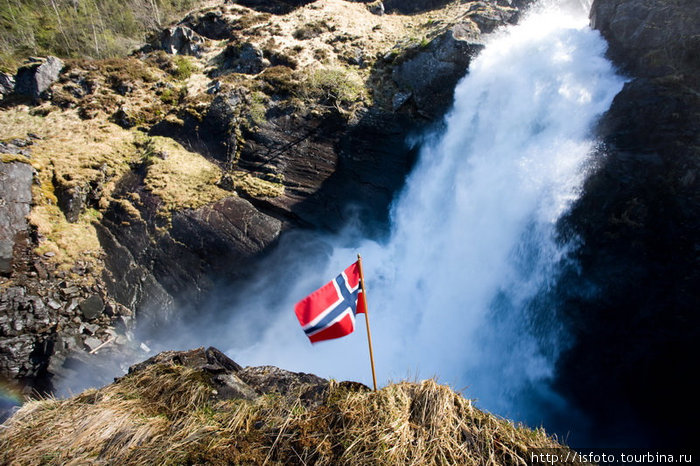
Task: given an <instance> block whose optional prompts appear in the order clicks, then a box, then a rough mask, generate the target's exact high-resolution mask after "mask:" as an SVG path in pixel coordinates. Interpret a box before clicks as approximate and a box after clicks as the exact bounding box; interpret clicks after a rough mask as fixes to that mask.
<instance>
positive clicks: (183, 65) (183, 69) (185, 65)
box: [171, 56, 195, 81]
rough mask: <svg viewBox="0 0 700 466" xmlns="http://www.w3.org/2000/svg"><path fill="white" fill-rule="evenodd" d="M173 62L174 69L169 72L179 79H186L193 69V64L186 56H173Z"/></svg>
mask: <svg viewBox="0 0 700 466" xmlns="http://www.w3.org/2000/svg"><path fill="white" fill-rule="evenodd" d="M173 64H174V65H175V69H174V71H173V72H172V73H171V74H172V75H173V76H174V77H175V79H179V80H180V81H184V80H186V79H188V78H189V77H190V76H192V73H193V72H194V71H195V67H194V65H193V64H192V62H191V61H190V60H189V59H188V58H187V57H182V56H176V57H175V58H173Z"/></svg>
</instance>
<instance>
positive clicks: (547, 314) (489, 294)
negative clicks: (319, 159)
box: [196, 2, 622, 422]
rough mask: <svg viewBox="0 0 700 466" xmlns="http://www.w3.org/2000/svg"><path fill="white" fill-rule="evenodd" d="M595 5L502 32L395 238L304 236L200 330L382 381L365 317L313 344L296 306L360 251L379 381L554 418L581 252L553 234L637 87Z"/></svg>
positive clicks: (396, 209)
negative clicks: (555, 298) (564, 285)
mask: <svg viewBox="0 0 700 466" xmlns="http://www.w3.org/2000/svg"><path fill="white" fill-rule="evenodd" d="M570 3H571V2H570ZM574 3H579V4H580V3H582V2H574ZM586 13H587V9H585V8H581V7H579V8H568V9H565V8H560V7H556V6H551V5H550V6H548V7H547V8H541V9H540V10H539V11H533V12H532V13H531V14H529V15H528V16H527V17H526V18H524V19H523V20H522V21H521V23H520V24H519V25H518V26H515V27H510V28H508V29H505V30H503V31H500V32H497V33H496V34H494V35H492V36H491V37H490V40H489V42H488V44H487V46H486V48H485V50H484V51H483V52H482V53H481V54H480V55H479V56H478V57H477V58H476V59H475V60H474V61H473V63H472V65H471V67H470V70H469V74H468V75H467V76H466V77H465V78H464V79H463V80H462V81H461V82H460V83H459V85H458V86H457V88H456V90H455V100H454V107H453V109H452V110H451V112H450V113H449V114H448V116H447V117H446V120H445V125H444V128H443V130H442V131H441V132H440V133H439V134H432V135H429V136H426V137H424V138H423V139H422V141H421V142H420V144H421V145H422V149H421V152H420V157H419V161H418V163H417V165H416V167H415V169H414V171H413V173H412V174H411V175H410V177H409V178H408V180H407V183H406V186H405V188H404V190H403V192H402V193H401V194H400V196H399V197H398V198H397V199H396V200H395V203H394V206H393V211H392V220H391V221H392V227H391V234H390V236H389V238H388V239H387V240H386V241H384V242H381V243H378V242H373V241H369V240H364V239H362V238H359V237H357V235H353V231H354V230H353V228H352V226H349V227H348V234H346V235H340V236H338V237H333V238H323V239H319V238H317V237H309V236H303V237H299V236H296V237H295V236H294V235H291V236H289V237H288V238H287V239H286V240H284V241H283V242H282V244H281V245H280V247H279V248H278V251H277V253H275V254H274V255H273V257H272V258H270V263H269V264H268V265H269V268H268V270H269V272H268V273H267V274H265V275H264V276H262V277H259V279H258V280H257V281H256V282H255V283H253V284H251V285H250V286H249V287H248V288H247V289H246V290H243V292H242V293H240V296H239V298H238V299H236V302H235V304H232V305H230V306H231V307H230V308H227V309H224V311H225V313H226V314H229V315H232V316H234V317H232V318H231V319H230V320H228V321H227V322H225V323H222V322H221V320H218V323H217V332H218V334H217V335H216V336H212V335H208V334H207V335H205V334H199V335H198V336H197V338H196V339H197V340H199V341H200V342H201V343H202V344H210V343H212V341H214V342H216V343H218V344H219V345H221V348H222V349H225V350H227V353H228V354H229V355H231V356H232V357H233V358H234V359H236V360H238V361H240V362H241V363H243V364H250V365H255V364H274V365H278V366H280V367H284V368H287V369H291V370H298V371H305V372H313V373H316V374H318V375H321V376H324V377H332V378H336V379H354V380H361V381H364V382H366V383H368V382H370V381H371V374H370V370H369V361H368V351H367V347H366V337H365V332H364V328H362V327H363V325H362V324H360V325H359V326H358V331H356V332H355V334H353V335H351V336H350V337H347V338H343V339H340V340H334V341H331V342H324V343H320V344H317V345H314V346H312V345H311V344H309V342H308V340H307V339H306V337H305V336H304V333H303V332H302V330H301V328H300V327H299V324H298V323H297V322H296V319H295V316H294V313H293V311H292V310H293V306H294V303H295V302H296V301H297V300H298V299H301V298H302V297H304V296H305V295H306V294H307V293H308V292H310V291H312V290H314V289H315V288H317V287H319V286H320V285H322V284H323V283H325V282H327V281H329V280H330V279H331V278H333V277H334V276H335V275H336V274H337V273H339V272H340V271H341V270H342V269H343V268H344V267H346V266H347V265H349V264H350V263H352V262H353V261H354V260H355V255H356V253H357V252H358V251H359V252H361V253H362V254H363V258H364V263H365V273H366V278H367V286H368V301H369V308H370V316H371V320H372V330H373V339H374V343H375V348H374V353H375V356H376V362H377V371H378V378H379V380H380V383H386V382H388V381H390V380H397V379H403V378H409V379H412V378H425V377H432V376H435V377H437V379H438V380H439V381H440V382H444V383H449V384H451V385H452V386H453V387H455V388H457V389H460V390H464V393H465V395H466V396H469V397H473V398H477V399H478V402H479V404H480V406H482V407H484V408H486V409H489V410H491V411H495V412H497V413H499V414H503V415H508V416H513V417H515V418H517V419H520V420H527V421H530V422H540V419H539V418H538V417H537V415H536V414H535V413H534V411H535V409H532V408H533V407H537V406H538V405H536V404H533V403H531V401H532V399H533V397H534V398H538V400H539V402H542V400H544V402H546V403H550V404H556V403H557V400H556V397H555V396H554V395H553V394H552V393H550V392H549V391H548V390H547V386H548V385H547V382H548V381H549V380H550V379H551V377H552V375H553V374H552V371H553V364H554V362H555V361H556V358H557V355H558V353H559V351H560V350H561V349H562V347H563V346H565V345H566V344H567V341H566V335H565V334H564V333H563V332H562V331H561V329H560V328H559V327H560V325H559V324H558V322H557V318H556V309H555V308H553V307H552V306H549V305H547V300H546V292H547V289H548V287H549V286H550V285H551V284H552V282H553V281H554V280H555V279H556V273H557V267H558V265H559V264H560V261H561V260H562V258H563V257H564V256H565V253H566V250H567V248H569V247H572V246H571V245H562V244H557V243H556V242H555V241H554V235H555V225H556V222H557V219H558V218H559V217H560V216H561V215H562V213H563V212H565V211H566V209H567V208H568V207H569V205H570V204H571V202H572V200H574V199H575V198H576V196H577V195H578V193H579V190H580V187H581V185H582V182H583V178H584V175H585V172H586V166H587V164H589V163H590V157H591V152H592V148H593V145H594V141H593V140H592V139H591V134H590V131H591V127H592V125H593V124H594V123H595V121H596V118H597V117H598V116H599V115H600V114H601V113H602V112H604V111H605V110H607V108H608V107H609V105H610V103H611V101H612V98H613V97H614V96H615V94H616V93H617V92H618V91H619V90H620V89H621V86H622V80H621V79H620V78H619V77H618V76H616V75H615V74H614V71H613V69H612V67H611V65H610V63H609V62H608V61H607V60H606V59H604V53H605V49H606V44H605V42H604V41H603V39H602V38H601V37H600V36H599V34H598V33H597V32H594V31H592V30H590V29H589V28H588V26H587V24H588V19H587V15H586ZM301 245H303V246H301ZM301 249H303V250H301ZM239 291H240V290H239ZM219 311H221V309H220V310H219ZM217 314H218V315H221V313H220V312H217ZM358 322H361V321H358Z"/></svg>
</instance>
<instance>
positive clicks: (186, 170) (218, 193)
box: [144, 136, 231, 211]
mask: <svg viewBox="0 0 700 466" xmlns="http://www.w3.org/2000/svg"><path fill="white" fill-rule="evenodd" d="M152 139H153V142H154V144H155V151H156V153H160V154H162V157H164V158H162V157H158V156H154V157H152V158H151V159H150V162H149V163H150V164H149V167H148V174H147V175H146V179H145V180H144V183H145V186H146V189H148V190H149V191H151V192H152V193H153V194H155V195H157V196H158V197H160V198H161V199H162V201H163V206H162V208H163V209H164V210H166V211H170V210H173V209H196V208H197V207H201V206H203V205H205V204H209V203H212V202H216V201H218V200H219V199H221V198H224V197H226V196H230V195H231V193H229V192H227V191H225V190H223V189H221V188H219V187H218V186H216V182H217V181H218V180H219V179H220V178H221V174H222V172H221V169H220V168H219V167H218V166H216V165H215V164H213V163H212V162H210V161H208V160H206V159H205V158H204V157H202V156H201V155H199V154H197V153H195V152H189V151H188V150H186V149H185V148H184V147H182V146H181V145H180V144H178V143H177V142H175V141H173V140H172V139H168V138H164V137H159V136H156V137H154V138H152Z"/></svg>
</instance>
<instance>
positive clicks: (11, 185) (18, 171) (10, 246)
mask: <svg viewBox="0 0 700 466" xmlns="http://www.w3.org/2000/svg"><path fill="white" fill-rule="evenodd" d="M33 178H34V169H33V168H32V167H31V166H30V165H27V164H25V163H20V162H11V163H5V162H0V273H3V274H7V273H10V272H11V271H12V261H13V257H14V248H15V244H16V243H17V240H18V238H19V236H21V235H22V234H24V233H25V232H26V230H27V220H26V217H27V215H29V210H30V207H31V202H32V180H33Z"/></svg>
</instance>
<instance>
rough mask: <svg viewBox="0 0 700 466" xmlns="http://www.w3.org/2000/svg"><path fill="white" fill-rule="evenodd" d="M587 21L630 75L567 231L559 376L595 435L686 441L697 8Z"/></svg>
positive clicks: (693, 268)
mask: <svg viewBox="0 0 700 466" xmlns="http://www.w3.org/2000/svg"><path fill="white" fill-rule="evenodd" d="M591 21H592V25H593V27H595V28H597V29H599V30H600V31H601V33H602V34H603V36H604V37H605V38H606V39H607V40H608V42H609V44H610V49H609V56H610V57H611V59H612V60H613V61H614V62H615V63H616V64H617V65H618V66H619V67H620V69H621V70H622V71H623V72H624V73H626V74H627V75H628V76H630V78H631V80H630V81H629V82H628V83H627V84H626V85H625V87H624V89H623V90H622V91H621V92H620V94H619V95H618V96H617V97H616V98H615V100H614V102H613V104H612V106H611V108H610V110H609V111H608V112H607V114H606V115H604V117H603V118H602V120H601V122H600V124H599V126H598V128H597V133H598V135H599V137H600V138H601V141H602V144H601V146H600V148H599V157H598V166H597V167H596V168H595V170H594V173H593V174H592V176H591V177H590V178H589V180H588V181H587V183H586V185H585V190H584V194H583V196H582V197H581V199H580V200H579V201H578V202H577V204H576V205H575V206H574V209H573V211H572V212H571V214H570V216H569V217H568V219H566V221H565V222H564V225H563V228H562V232H563V233H564V235H565V236H575V235H578V237H579V238H580V239H581V241H582V246H581V248H580V250H579V252H578V254H577V256H578V257H577V259H578V261H579V263H580V267H581V269H580V270H578V271H570V272H569V273H568V274H565V275H564V277H563V278H562V284H563V285H562V287H561V288H562V289H563V290H564V291H563V292H562V293H563V294H564V302H565V305H564V307H563V308H564V309H565V312H566V314H567V315H566V317H567V318H568V320H569V323H570V324H571V325H570V329H571V331H572V333H573V335H574V336H575V337H576V343H575V345H574V346H573V348H572V349H571V350H570V351H569V352H568V353H567V354H566V355H565V356H564V357H563V358H562V360H561V362H560V368H559V374H560V376H559V385H560V387H561V388H562V390H563V392H564V393H566V394H568V395H569V396H570V397H571V399H572V400H574V402H575V404H576V405H578V406H580V407H582V408H583V409H584V410H585V411H586V412H589V413H591V414H592V417H593V426H592V432H594V433H592V434H591V435H592V436H593V437H595V438H600V439H605V441H607V442H608V443H616V444H621V445H626V444H628V442H629V439H632V438H634V439H636V441H637V442H638V443H640V445H639V446H642V445H645V446H647V445H652V444H656V445H677V446H683V445H686V446H687V445H691V443H688V442H689V441H690V432H691V431H692V430H693V429H692V425H693V423H694V422H695V421H694V419H695V418H696V417H695V416H696V415H697V409H696V408H694V407H693V406H694V405H695V403H694V402H692V401H691V400H692V399H694V397H695V394H696V393H697V392H698V390H700V387H699V386H698V384H697V382H696V381H691V379H689V378H688V376H687V369H688V367H691V366H693V364H694V362H693V361H694V356H693V355H694V354H695V352H696V351H695V345H696V342H697V341H698V338H699V337H700V334H699V333H698V329H699V328H700V325H698V324H699V323H700V322H699V321H698V314H697V309H698V304H700V291H699V290H700V272H699V271H700V255H699V254H698V251H700V181H699V180H698V175H700V94H699V93H698V90H699V89H700V87H699V86H698V83H699V82H700V62H699V61H698V53H697V51H698V40H699V38H700V26H699V25H700V10H698V8H697V2H695V1H692V0H687V1H685V0H684V1H675V0H674V1H668V0H597V1H595V2H594V3H593V7H592V10H591ZM582 374H585V375H584V376H582ZM661 400H663V401H661Z"/></svg>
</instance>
